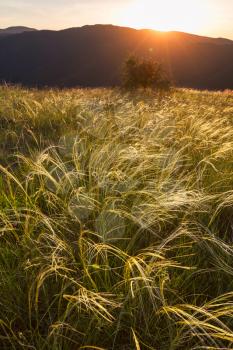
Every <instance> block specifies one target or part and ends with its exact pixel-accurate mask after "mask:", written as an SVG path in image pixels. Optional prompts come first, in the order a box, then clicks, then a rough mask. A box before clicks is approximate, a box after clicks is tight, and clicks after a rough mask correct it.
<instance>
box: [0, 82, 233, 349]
mask: <svg viewBox="0 0 233 350" xmlns="http://www.w3.org/2000/svg"><path fill="white" fill-rule="evenodd" d="M0 146H1V147H0V189H1V191H0V349H1V350H6V349H14V350H18V349H33V350H74V349H75V350H78V349H96V350H101V349H106V350H109V349H114V350H131V349H136V350H140V349H141V350H144V349H153V350H194V349H195V350H201V349H203V350H204V349H205V350H213V349H219V350H220V349H221V350H223V349H233V92H231V91H225V92H208V91H202V92H201V91H194V90H188V89H174V90H172V91H171V92H169V93H156V92H151V91H139V92H134V93H130V92H128V93H126V92H122V91H120V90H117V89H116V90H114V89H113V90H111V89H86V90H85V89H73V90H36V89H35V90H33V89H31V90H27V89H23V88H20V87H8V86H1V87H0Z"/></svg>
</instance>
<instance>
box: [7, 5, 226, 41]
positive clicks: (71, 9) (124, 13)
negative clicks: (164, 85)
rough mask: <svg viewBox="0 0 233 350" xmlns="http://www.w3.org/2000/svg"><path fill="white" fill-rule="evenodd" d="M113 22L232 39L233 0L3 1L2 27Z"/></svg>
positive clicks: (54, 26) (59, 25)
mask: <svg viewBox="0 0 233 350" xmlns="http://www.w3.org/2000/svg"><path fill="white" fill-rule="evenodd" d="M95 23H108V24H109V23H111V24H116V25H124V26H131V27H135V28H151V29H158V30H165V31H166V30H180V31H185V32H191V33H196V34H201V35H209V36H215V37H220V36H221V37H227V38H231V39H233V0H117V1H113V0H40V1H38V0H0V27H1V28H4V27H8V26H14V25H26V26H30V27H35V28H39V29H62V28H68V27H78V26H82V25H85V24H95Z"/></svg>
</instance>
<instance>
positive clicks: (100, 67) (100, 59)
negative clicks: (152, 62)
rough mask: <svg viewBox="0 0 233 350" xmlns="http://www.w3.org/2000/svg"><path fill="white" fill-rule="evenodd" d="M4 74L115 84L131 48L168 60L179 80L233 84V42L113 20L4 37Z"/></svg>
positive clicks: (47, 81) (31, 80)
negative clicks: (124, 24)
mask: <svg viewBox="0 0 233 350" xmlns="http://www.w3.org/2000/svg"><path fill="white" fill-rule="evenodd" d="M0 52H1V56H0V80H6V81H10V82H14V83H23V84H25V85H38V86H44V85H48V86H60V87H62V86H65V87H70V86H77V85H80V86H111V85H116V84H118V83H119V75H120V68H121V65H122V62H123V61H124V59H125V58H126V57H127V55H129V54H132V53H134V54H137V55H141V56H150V57H153V58H155V59H156V60H159V61H162V62H163V63H164V65H165V67H166V69H167V71H168V72H169V74H170V77H171V78H172V79H173V80H174V81H175V82H176V83H177V84H178V86H187V87H195V88H208V89H225V88H233V42H232V41H230V40H226V39H213V38H206V37H201V36H196V35H191V34H186V33H180V32H171V33H160V32H156V31H152V30H136V29H131V28H123V27H115V26H110V25H95V26H84V27H81V28H71V29H67V30H62V31H35V32H24V33H22V34H19V35H17V36H15V35H13V36H8V37H2V38H0Z"/></svg>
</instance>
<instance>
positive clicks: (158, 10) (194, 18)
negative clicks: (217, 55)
mask: <svg viewBox="0 0 233 350" xmlns="http://www.w3.org/2000/svg"><path fill="white" fill-rule="evenodd" d="M207 5H208V3H206V2H205V4H204V2H203V1H202V0H132V1H131V2H130V3H129V5H127V7H126V8H125V9H124V11H123V13H122V14H121V21H123V23H124V24H125V25H127V26H131V27H136V28H150V29H157V30H161V31H170V30H180V31H186V32H199V31H202V30H204V29H206V26H207V22H208V20H209V16H210V11H209V8H208V6H207Z"/></svg>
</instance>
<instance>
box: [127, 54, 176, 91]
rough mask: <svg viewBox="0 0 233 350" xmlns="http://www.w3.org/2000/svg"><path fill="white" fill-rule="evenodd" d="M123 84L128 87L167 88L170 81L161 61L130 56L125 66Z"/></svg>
mask: <svg viewBox="0 0 233 350" xmlns="http://www.w3.org/2000/svg"><path fill="white" fill-rule="evenodd" d="M123 86H124V87H125V88H127V89H137V88H157V89H167V88H169V86H170V82H169V80H168V78H167V76H166V73H165V72H164V70H163V67H162V65H161V64H160V63H159V62H156V61H154V60H152V59H139V58H137V57H135V56H130V57H129V58H128V59H127V60H126V61H125V63H124V66H123Z"/></svg>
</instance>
